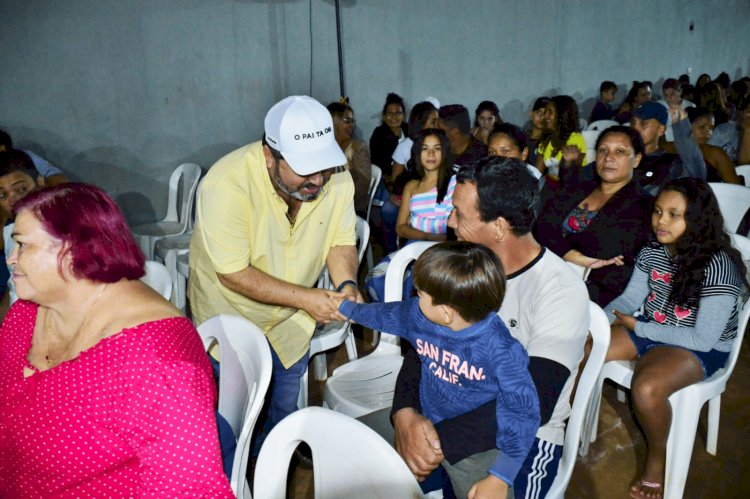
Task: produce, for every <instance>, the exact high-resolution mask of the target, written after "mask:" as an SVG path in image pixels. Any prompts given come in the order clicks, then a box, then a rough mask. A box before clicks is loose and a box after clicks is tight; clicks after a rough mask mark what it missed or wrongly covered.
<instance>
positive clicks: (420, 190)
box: [396, 128, 456, 241]
mask: <svg viewBox="0 0 750 499" xmlns="http://www.w3.org/2000/svg"><path fill="white" fill-rule="evenodd" d="M411 161H412V163H413V166H414V171H415V173H416V175H417V177H418V178H416V179H414V180H410V181H409V182H407V184H406V185H405V186H404V193H403V199H402V202H401V207H400V208H399V212H398V219H397V221H396V233H397V234H398V236H399V237H400V238H401V239H408V240H422V241H445V239H446V234H447V232H448V217H449V216H450V214H451V210H452V209H453V203H452V199H453V189H454V188H455V186H456V178H455V177H451V174H450V172H451V170H452V167H453V159H452V156H451V152H450V146H449V145H448V138H447V137H446V136H445V133H444V132H443V131H442V130H440V129H437V128H426V129H424V130H422V131H421V132H419V134H418V135H417V137H416V138H415V139H414V145H413V146H412V148H411Z"/></svg>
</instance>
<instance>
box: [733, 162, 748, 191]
mask: <svg viewBox="0 0 750 499" xmlns="http://www.w3.org/2000/svg"><path fill="white" fill-rule="evenodd" d="M734 170H735V171H736V172H737V175H741V176H742V178H743V179H744V180H745V187H750V164H748V165H737V167H736V168H735V169H734Z"/></svg>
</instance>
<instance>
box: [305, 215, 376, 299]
mask: <svg viewBox="0 0 750 499" xmlns="http://www.w3.org/2000/svg"><path fill="white" fill-rule="evenodd" d="M354 230H355V231H356V233H357V262H359V263H362V258H364V256H365V250H367V245H368V244H370V224H368V223H367V222H365V221H364V219H363V218H362V217H360V216H357V220H356V222H355V226H354ZM316 286H317V287H318V288H322V289H335V288H334V286H333V283H332V282H331V276H330V275H328V268H324V269H323V273H322V274H320V277H319V278H318V284H317V285H316Z"/></svg>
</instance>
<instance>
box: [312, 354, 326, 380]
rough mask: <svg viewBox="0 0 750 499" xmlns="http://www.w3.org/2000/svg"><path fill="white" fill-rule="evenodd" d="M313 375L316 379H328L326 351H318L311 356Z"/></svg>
mask: <svg viewBox="0 0 750 499" xmlns="http://www.w3.org/2000/svg"><path fill="white" fill-rule="evenodd" d="M312 360H313V375H314V376H315V379H316V380H318V381H324V380H326V379H328V363H327V362H326V353H325V352H320V353H319V354H317V355H315V356H314V357H313V359H312Z"/></svg>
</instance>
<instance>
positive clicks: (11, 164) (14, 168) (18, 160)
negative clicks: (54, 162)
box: [0, 149, 39, 181]
mask: <svg viewBox="0 0 750 499" xmlns="http://www.w3.org/2000/svg"><path fill="white" fill-rule="evenodd" d="M13 172H22V173H25V174H27V175H28V176H29V177H31V178H32V179H34V181H36V178H37V177H38V176H39V172H38V171H37V169H36V167H35V166H34V162H33V161H32V160H31V158H30V157H29V155H28V154H26V153H25V152H23V151H20V150H18V149H7V150H5V151H0V177H4V176H5V175H8V174H9V173H13Z"/></svg>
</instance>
